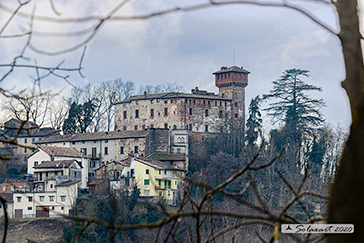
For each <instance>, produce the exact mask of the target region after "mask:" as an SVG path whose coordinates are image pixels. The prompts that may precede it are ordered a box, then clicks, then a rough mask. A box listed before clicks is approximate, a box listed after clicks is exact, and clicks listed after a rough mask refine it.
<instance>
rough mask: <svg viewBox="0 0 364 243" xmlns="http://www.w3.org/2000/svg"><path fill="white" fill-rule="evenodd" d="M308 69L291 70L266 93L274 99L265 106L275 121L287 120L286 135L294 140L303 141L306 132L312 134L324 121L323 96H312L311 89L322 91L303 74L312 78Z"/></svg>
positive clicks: (265, 98) (285, 122) (285, 124)
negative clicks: (307, 82) (310, 94)
mask: <svg viewBox="0 0 364 243" xmlns="http://www.w3.org/2000/svg"><path fill="white" fill-rule="evenodd" d="M308 72H309V71H307V70H301V69H296V68H293V69H289V70H286V71H285V72H283V75H282V76H281V78H280V79H278V80H276V81H273V89H272V90H271V91H270V93H269V94H265V95H263V99H264V100H268V99H269V100H270V99H274V100H275V101H273V102H271V103H270V104H269V107H268V108H267V109H265V110H266V111H268V115H270V116H272V117H273V119H274V121H275V122H277V121H283V122H284V128H283V129H282V130H285V136H288V138H290V140H291V141H294V142H300V141H301V139H302V137H303V135H304V134H307V133H310V132H311V131H312V128H313V127H317V126H320V125H322V124H323V122H324V119H323V118H322V115H321V112H320V108H322V107H323V106H324V102H323V100H322V99H312V98H310V97H309V96H308V95H306V94H305V92H307V91H322V89H321V88H320V87H317V86H314V85H309V84H306V83H305V82H304V81H303V80H301V79H300V76H303V77H308V76H309V75H308Z"/></svg>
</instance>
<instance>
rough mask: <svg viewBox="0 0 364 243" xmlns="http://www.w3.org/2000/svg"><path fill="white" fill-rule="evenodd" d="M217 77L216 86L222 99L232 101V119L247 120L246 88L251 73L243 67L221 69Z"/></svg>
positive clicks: (215, 73)
mask: <svg viewBox="0 0 364 243" xmlns="http://www.w3.org/2000/svg"><path fill="white" fill-rule="evenodd" d="M213 74H214V75H215V84H216V86H217V87H218V88H219V94H220V96H222V97H225V98H228V99H231V100H232V103H231V117H232V118H240V119H243V120H245V87H246V86H247V85H248V75H249V74H250V72H249V71H248V70H245V69H244V68H243V67H238V66H232V67H221V69H220V70H219V71H216V72H214V73H213Z"/></svg>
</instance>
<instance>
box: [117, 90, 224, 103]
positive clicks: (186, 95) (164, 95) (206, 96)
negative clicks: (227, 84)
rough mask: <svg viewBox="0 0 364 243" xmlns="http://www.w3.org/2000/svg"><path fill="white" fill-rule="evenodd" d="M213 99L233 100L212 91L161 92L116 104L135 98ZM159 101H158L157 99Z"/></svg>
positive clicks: (138, 96) (137, 96)
mask: <svg viewBox="0 0 364 243" xmlns="http://www.w3.org/2000/svg"><path fill="white" fill-rule="evenodd" d="M175 98H179V99H189V98H190V99H211V100H221V101H231V100H230V99H227V98H224V97H222V96H220V95H216V94H213V93H211V92H207V91H206V92H203V91H201V92H193V93H191V94H190V93H175V92H170V93H160V94H143V95H135V96H131V97H129V98H128V99H125V100H122V101H119V102H116V103H115V104H123V103H130V102H131V101H133V100H153V99H161V100H162V99H175ZM156 102H157V101H156Z"/></svg>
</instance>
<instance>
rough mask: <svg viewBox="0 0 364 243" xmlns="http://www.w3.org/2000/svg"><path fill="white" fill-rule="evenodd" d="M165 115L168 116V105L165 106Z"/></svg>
mask: <svg viewBox="0 0 364 243" xmlns="http://www.w3.org/2000/svg"><path fill="white" fill-rule="evenodd" d="M164 115H165V116H168V108H167V107H166V108H164Z"/></svg>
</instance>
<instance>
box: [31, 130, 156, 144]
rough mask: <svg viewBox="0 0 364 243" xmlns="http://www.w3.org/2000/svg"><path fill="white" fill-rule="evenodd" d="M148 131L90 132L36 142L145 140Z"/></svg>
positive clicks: (53, 137) (51, 137)
mask: <svg viewBox="0 0 364 243" xmlns="http://www.w3.org/2000/svg"><path fill="white" fill-rule="evenodd" d="M148 133H149V132H148V131H147V130H137V131H110V132H92V133H91V132H90V133H76V134H70V135H55V136H50V137H47V138H43V139H42V140H40V141H38V142H36V144H45V143H56V142H77V141H94V140H106V139H127V138H145V137H147V135H148Z"/></svg>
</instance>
